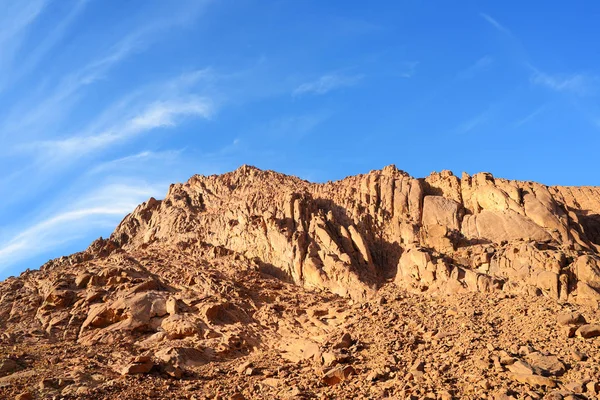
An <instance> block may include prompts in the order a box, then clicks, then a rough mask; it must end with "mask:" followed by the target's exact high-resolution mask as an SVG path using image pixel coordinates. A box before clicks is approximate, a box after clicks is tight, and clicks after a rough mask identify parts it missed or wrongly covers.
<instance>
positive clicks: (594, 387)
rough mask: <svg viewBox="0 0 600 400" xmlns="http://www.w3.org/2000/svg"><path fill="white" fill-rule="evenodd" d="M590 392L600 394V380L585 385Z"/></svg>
mask: <svg viewBox="0 0 600 400" xmlns="http://www.w3.org/2000/svg"><path fill="white" fill-rule="evenodd" d="M585 388H586V389H587V391H588V393H592V394H600V382H594V381H590V382H588V383H587V384H586V385H585Z"/></svg>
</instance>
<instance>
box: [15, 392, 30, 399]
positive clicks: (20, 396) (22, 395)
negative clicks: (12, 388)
mask: <svg viewBox="0 0 600 400" xmlns="http://www.w3.org/2000/svg"><path fill="white" fill-rule="evenodd" d="M15 400H33V396H32V395H31V393H29V392H23V393H19V394H18V395H16V396H15Z"/></svg>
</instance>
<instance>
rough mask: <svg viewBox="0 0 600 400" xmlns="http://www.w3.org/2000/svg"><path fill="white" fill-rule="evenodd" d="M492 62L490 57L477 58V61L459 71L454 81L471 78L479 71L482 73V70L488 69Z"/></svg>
mask: <svg viewBox="0 0 600 400" xmlns="http://www.w3.org/2000/svg"><path fill="white" fill-rule="evenodd" d="M493 62H494V59H493V58H492V56H490V55H485V56H483V57H481V58H478V59H477V61H475V62H474V63H473V64H471V65H469V66H468V67H467V68H466V69H464V70H463V71H460V72H459V73H458V74H457V76H456V79H468V78H472V77H473V76H475V74H477V73H478V72H479V71H482V70H484V69H486V68H488V67H489V66H490V65H492V63H493Z"/></svg>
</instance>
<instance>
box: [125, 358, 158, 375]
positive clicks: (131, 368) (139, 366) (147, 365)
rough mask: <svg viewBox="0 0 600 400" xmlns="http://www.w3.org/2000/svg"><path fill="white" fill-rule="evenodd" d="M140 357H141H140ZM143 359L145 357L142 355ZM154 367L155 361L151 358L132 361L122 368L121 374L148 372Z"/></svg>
mask: <svg viewBox="0 0 600 400" xmlns="http://www.w3.org/2000/svg"><path fill="white" fill-rule="evenodd" d="M138 358H139V357H138ZM141 359H145V358H144V357H141ZM152 367H154V363H153V362H152V361H151V360H148V361H142V362H135V361H134V362H131V363H129V364H127V365H126V366H125V367H123V368H121V371H120V372H121V375H137V374H147V373H148V372H150V370H151V369H152Z"/></svg>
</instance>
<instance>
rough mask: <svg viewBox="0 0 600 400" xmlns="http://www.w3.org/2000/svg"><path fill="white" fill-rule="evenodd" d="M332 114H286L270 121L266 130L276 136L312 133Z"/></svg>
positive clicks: (288, 136)
mask: <svg viewBox="0 0 600 400" xmlns="http://www.w3.org/2000/svg"><path fill="white" fill-rule="evenodd" d="M330 116H331V114H330V113H327V112H320V113H319V112H317V113H312V114H305V115H289V116H284V117H280V118H277V119H275V120H273V121H271V122H270V123H268V124H267V126H266V130H267V132H268V133H270V134H271V136H274V137H285V138H286V139H287V138H299V137H302V136H304V135H306V134H308V133H310V132H311V131H312V130H314V129H315V128H316V127H317V126H319V125H320V124H321V123H323V122H324V121H326V120H327V119H328V118H329V117H330Z"/></svg>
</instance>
